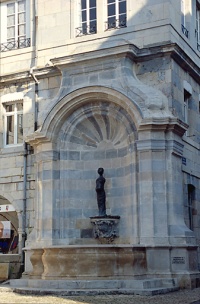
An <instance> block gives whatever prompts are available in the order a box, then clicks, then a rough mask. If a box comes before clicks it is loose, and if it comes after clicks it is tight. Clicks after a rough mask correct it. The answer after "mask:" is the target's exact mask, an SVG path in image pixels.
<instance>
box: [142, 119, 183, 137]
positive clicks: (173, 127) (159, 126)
mask: <svg viewBox="0 0 200 304" xmlns="http://www.w3.org/2000/svg"><path fill="white" fill-rule="evenodd" d="M186 130H187V124H185V123H184V122H182V121H181V120H180V119H178V118H176V117H168V118H166V117H160V118H157V117H156V118H146V119H143V121H142V123H141V124H140V127H139V132H142V131H154V132H157V131H163V132H168V131H171V132H173V133H175V134H177V135H179V136H181V137H182V136H183V134H184V133H185V131H186Z"/></svg>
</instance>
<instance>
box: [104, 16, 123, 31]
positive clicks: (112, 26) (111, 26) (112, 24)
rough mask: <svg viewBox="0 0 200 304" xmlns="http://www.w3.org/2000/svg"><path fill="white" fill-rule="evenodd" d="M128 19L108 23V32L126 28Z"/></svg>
mask: <svg viewBox="0 0 200 304" xmlns="http://www.w3.org/2000/svg"><path fill="white" fill-rule="evenodd" d="M126 26H127V24H126V18H125V19H122V20H119V19H115V20H114V21H113V22H108V21H106V30H109V29H118V28H122V27H126Z"/></svg>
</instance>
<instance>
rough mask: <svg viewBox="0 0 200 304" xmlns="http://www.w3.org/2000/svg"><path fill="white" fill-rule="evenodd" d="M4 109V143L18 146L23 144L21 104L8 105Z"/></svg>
mask: <svg viewBox="0 0 200 304" xmlns="http://www.w3.org/2000/svg"><path fill="white" fill-rule="evenodd" d="M4 108H5V124H4V130H5V132H4V134H5V136H4V143H5V146H8V145H18V144H22V143H23V103H22V102H17V103H8V104H5V105H4Z"/></svg>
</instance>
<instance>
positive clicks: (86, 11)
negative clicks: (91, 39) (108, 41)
mask: <svg viewBox="0 0 200 304" xmlns="http://www.w3.org/2000/svg"><path fill="white" fill-rule="evenodd" d="M76 30H77V36H81V35H89V34H95V33H96V32H97V17H96V0H81V27H78V28H77V29H76Z"/></svg>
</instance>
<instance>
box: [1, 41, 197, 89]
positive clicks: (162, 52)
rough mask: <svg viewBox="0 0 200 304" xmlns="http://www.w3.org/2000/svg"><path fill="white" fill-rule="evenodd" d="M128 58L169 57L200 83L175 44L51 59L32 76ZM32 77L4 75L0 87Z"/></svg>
mask: <svg viewBox="0 0 200 304" xmlns="http://www.w3.org/2000/svg"><path fill="white" fill-rule="evenodd" d="M113 56H115V58H116V57H123V56H126V57H130V58H131V59H132V60H133V61H134V62H136V63H137V62H143V61H147V60H151V59H155V58H159V57H164V56H170V57H171V58H172V59H173V60H175V61H176V62H177V63H178V64H179V65H180V66H181V67H182V68H183V69H184V70H185V71H187V73H189V74H190V75H191V77H193V78H194V79H195V81H197V82H198V83H200V66H199V65H198V64H196V63H195V62H194V60H192V58H191V57H189V56H188V55H187V54H186V53H185V52H184V51H183V50H182V49H181V48H180V47H179V46H178V45H177V44H176V43H169V44H165V45H159V46H152V47H149V48H143V49H139V48H137V47H136V46H135V45H133V44H124V45H119V46H114V47H109V48H106V49H105V48H104V49H100V50H95V51H91V52H85V53H81V54H75V55H69V56H63V57H56V58H52V59H51V60H50V61H51V62H52V66H49V67H44V68H38V69H37V68H36V69H34V70H33V71H34V75H35V76H36V77H37V79H42V78H45V77H50V76H54V75H61V72H60V71H59V67H61V66H63V65H66V66H70V65H73V64H77V63H79V62H85V63H86V62H87V61H91V60H97V59H98V58H99V59H100V58H106V57H107V58H109V57H113ZM31 79H32V75H31V73H30V71H23V72H19V73H15V74H9V75H4V76H1V77H0V86H4V85H5V84H8V83H13V82H16V81H30V80H31Z"/></svg>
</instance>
